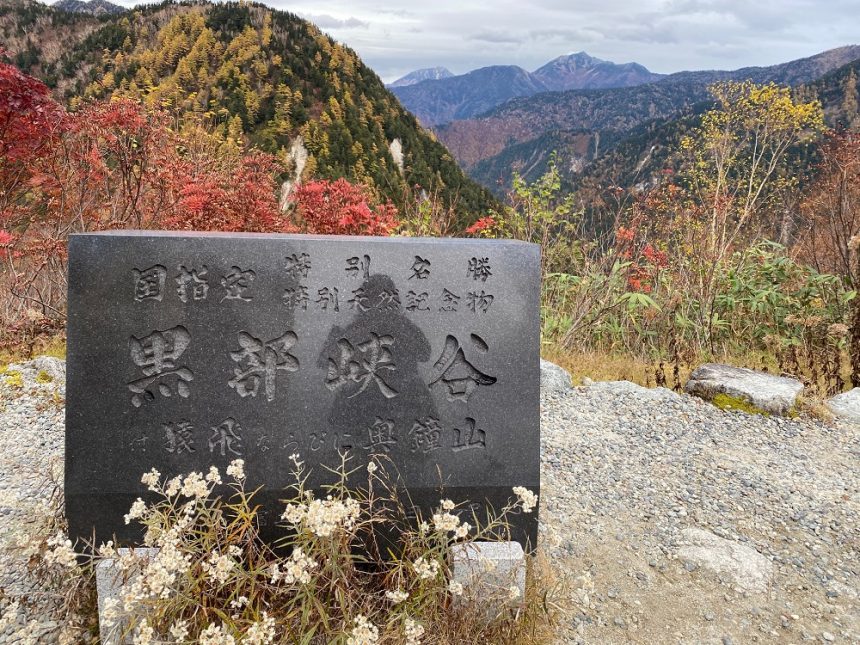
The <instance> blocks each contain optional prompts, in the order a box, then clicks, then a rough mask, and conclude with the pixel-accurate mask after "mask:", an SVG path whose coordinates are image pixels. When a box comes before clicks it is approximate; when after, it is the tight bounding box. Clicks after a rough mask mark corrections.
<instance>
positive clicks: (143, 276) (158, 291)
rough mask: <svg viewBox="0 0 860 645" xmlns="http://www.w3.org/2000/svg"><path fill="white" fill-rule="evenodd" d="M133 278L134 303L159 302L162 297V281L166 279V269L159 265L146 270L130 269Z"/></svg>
mask: <svg viewBox="0 0 860 645" xmlns="http://www.w3.org/2000/svg"><path fill="white" fill-rule="evenodd" d="M132 275H133V276H134V299H135V301H136V302H141V301H143V300H157V301H159V302H160V301H161V299H162V298H163V297H164V281H165V280H166V278H167V269H166V268H165V267H163V266H161V265H160V264H156V265H155V266H151V267H149V268H148V269H143V270H139V269H132Z"/></svg>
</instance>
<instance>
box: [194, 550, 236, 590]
mask: <svg viewBox="0 0 860 645" xmlns="http://www.w3.org/2000/svg"><path fill="white" fill-rule="evenodd" d="M235 566H236V562H235V560H233V558H231V557H230V556H229V555H227V554H226V553H213V554H212V555H211V556H209V560H208V561H206V562H204V563H203V564H202V567H203V571H204V572H205V573H206V575H208V576H209V577H210V578H212V579H213V580H214V581H215V582H217V583H218V584H220V585H223V584H224V583H225V582H227V579H228V578H229V577H230V572H231V571H233V569H234V568H235Z"/></svg>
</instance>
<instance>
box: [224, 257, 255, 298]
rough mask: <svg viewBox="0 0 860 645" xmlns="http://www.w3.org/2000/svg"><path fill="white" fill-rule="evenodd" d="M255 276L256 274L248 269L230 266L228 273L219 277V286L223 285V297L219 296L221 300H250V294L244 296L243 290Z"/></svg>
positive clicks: (245, 289)
mask: <svg viewBox="0 0 860 645" xmlns="http://www.w3.org/2000/svg"><path fill="white" fill-rule="evenodd" d="M256 277H257V274H256V273H254V272H253V271H251V270H250V269H248V270H247V271H243V270H242V269H241V268H239V267H237V266H232V267H230V273H228V274H227V275H225V276H223V277H222V278H221V286H222V287H224V297H223V298H221V302H224V301H225V300H244V301H246V302H248V301H250V300H251V298H250V296H246V295H245V292H246V291H247V290H248V289H249V288H250V286H251V283H252V282H253V281H254V280H255V279H256Z"/></svg>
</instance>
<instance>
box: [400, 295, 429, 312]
mask: <svg viewBox="0 0 860 645" xmlns="http://www.w3.org/2000/svg"><path fill="white" fill-rule="evenodd" d="M429 297H430V294H429V293H427V292H426V291H422V292H421V293H416V292H414V291H408V292H407V293H406V311H430V307H429V305H428V304H427V299H428V298H429Z"/></svg>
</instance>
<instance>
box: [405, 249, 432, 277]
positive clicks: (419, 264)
mask: <svg viewBox="0 0 860 645" xmlns="http://www.w3.org/2000/svg"><path fill="white" fill-rule="evenodd" d="M429 277H430V260H425V259H424V258H422V257H421V256H420V255H416V256H415V262H413V263H412V275H410V276H409V278H408V279H409V280H412V279H413V278H416V279H418V280H426V279H427V278H429Z"/></svg>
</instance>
